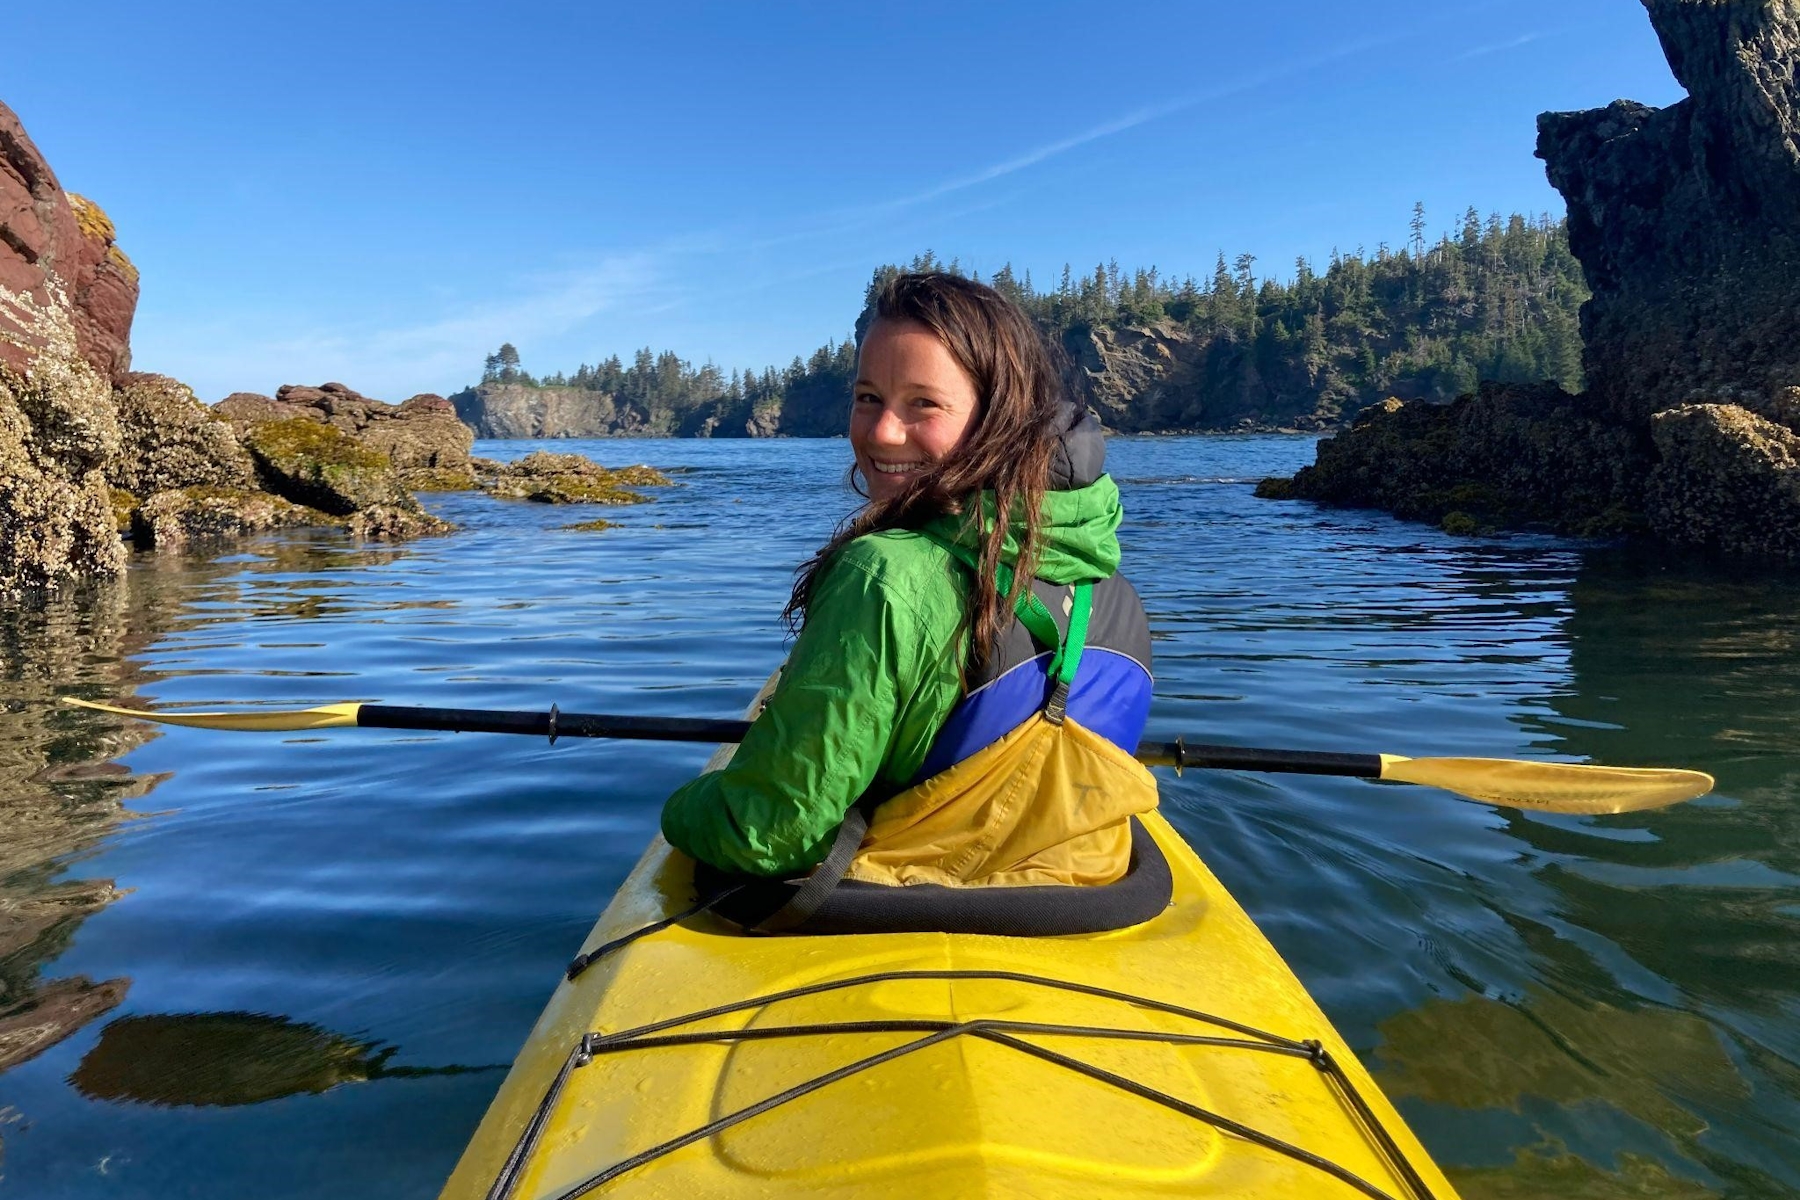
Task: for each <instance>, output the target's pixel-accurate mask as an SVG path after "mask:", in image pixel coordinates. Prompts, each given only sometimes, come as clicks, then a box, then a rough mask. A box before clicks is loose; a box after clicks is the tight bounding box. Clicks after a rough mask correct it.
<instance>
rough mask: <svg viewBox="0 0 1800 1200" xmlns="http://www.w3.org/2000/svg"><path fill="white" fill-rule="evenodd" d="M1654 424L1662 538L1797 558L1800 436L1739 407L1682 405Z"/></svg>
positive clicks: (1657, 522)
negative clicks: (1657, 456)
mask: <svg viewBox="0 0 1800 1200" xmlns="http://www.w3.org/2000/svg"><path fill="white" fill-rule="evenodd" d="M1652 427H1653V429H1654V430H1655V438H1656V448H1657V450H1658V451H1659V452H1660V454H1661V461H1659V462H1658V463H1657V465H1656V469H1655V471H1654V472H1653V474H1652V475H1651V479H1650V487H1649V505H1648V507H1649V513H1650V521H1651V525H1652V527H1653V528H1654V529H1655V531H1656V533H1657V534H1658V535H1659V536H1660V537H1662V538H1663V539H1665V540H1667V541H1670V542H1674V543H1677V544H1680V545H1688V546H1696V547H1701V548H1704V549H1707V550H1714V551H1721V552H1724V553H1726V554H1731V555H1737V556H1754V557H1761V558H1786V559H1800V434H1796V433H1795V432H1794V431H1793V430H1791V429H1789V428H1788V427H1787V426H1785V425H1778V424H1776V423H1775V422H1773V421H1770V420H1767V419H1765V418H1763V417H1760V416H1758V415H1757V414H1755V413H1753V412H1750V411H1748V410H1747V409H1745V408H1743V407H1741V406H1739V405H1736V404H1684V405H1681V406H1679V407H1677V408H1672V409H1668V410H1666V411H1664V412H1660V413H1657V414H1656V416H1655V418H1654V419H1653V421H1652Z"/></svg>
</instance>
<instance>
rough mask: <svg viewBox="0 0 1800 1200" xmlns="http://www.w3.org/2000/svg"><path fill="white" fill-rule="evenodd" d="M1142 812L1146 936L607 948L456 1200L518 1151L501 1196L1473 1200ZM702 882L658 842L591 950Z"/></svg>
mask: <svg viewBox="0 0 1800 1200" xmlns="http://www.w3.org/2000/svg"><path fill="white" fill-rule="evenodd" d="M1144 821H1145V824H1146V826H1147V827H1148V828H1149V830H1150V832H1151V833H1152V835H1153V836H1154V837H1155V838H1156V841H1157V843H1158V844H1159V845H1160V846H1161V848H1162V849H1163V852H1164V854H1165V856H1166V857H1167V858H1168V860H1169V865H1170V869H1171V871H1172V872H1173V874H1174V879H1175V893H1174V895H1175V898H1174V901H1173V902H1172V903H1171V904H1170V906H1169V907H1168V909H1167V910H1165V911H1164V912H1163V913H1162V914H1161V915H1160V916H1158V917H1156V918H1154V919H1152V920H1150V921H1148V922H1146V923H1144V924H1142V925H1139V926H1136V927H1134V928H1131V929H1124V930H1118V931H1115V932H1111V933H1103V934H1086V935H1077V936H1069V937H1055V938H1000V937H984V936H975V935H966V934H963V935H948V934H879V935H876V934H869V935H843V936H829V937H747V936H744V935H743V934H741V933H739V932H738V931H737V930H736V929H735V928H734V927H733V926H730V925H728V924H726V923H725V922H723V921H720V920H718V919H717V918H714V917H711V916H709V915H704V914H703V915H700V916H696V917H690V918H687V919H685V920H681V921H679V922H677V923H675V924H673V925H671V926H669V927H668V928H666V929H662V930H660V931H657V932H654V933H651V934H648V935H647V936H644V937H641V938H639V939H637V940H635V941H632V942H630V943H629V944H628V945H625V946H623V947H621V948H619V949H617V950H615V951H613V952H610V953H608V954H606V955H604V956H602V957H600V958H598V959H597V960H596V961H595V962H594V963H593V965H592V966H590V967H589V968H588V969H587V970H586V971H584V972H583V973H582V974H581V975H580V976H579V977H578V978H577V979H576V980H574V981H572V982H571V981H567V980H565V981H564V982H563V983H561V984H560V985H559V986H558V987H557V989H556V993H555V995H554V996H553V997H552V998H551V1001H550V1004H549V1006H548V1008H547V1009H546V1010H545V1012H544V1014H543V1016H542V1017H541V1018H540V1019H539V1021H538V1024H537V1026H536V1027H535V1028H534V1029H533V1031H532V1033H531V1036H530V1038H529V1039H528V1040H527V1042H526V1044H525V1047H524V1049H523V1050H522V1051H521V1053H520V1054H519V1057H518V1059H517V1061H516V1062H515V1063H514V1065H513V1068H512V1071H511V1072H510V1073H509V1074H508V1076H507V1078H506V1080H505V1082H504V1083H503V1084H502V1085H501V1088H500V1091H499V1094H498V1095H497V1096H496V1098H495V1100H494V1102H493V1104H492V1106H491V1107H490V1108H489V1110H488V1113H487V1115H486V1117H485V1118H484V1119H483V1121H482V1123H481V1126H480V1128H479V1129H478V1130H477V1132H476V1134H475V1137H474V1140H473V1141H472V1142H471V1143H470V1145H469V1147H468V1149H467V1150H466V1151H465V1152H464V1154H463V1157H462V1160H461V1162H460V1163H459V1164H458V1166H457V1168H456V1171H455V1173H454V1174H453V1175H452V1176H451V1179H450V1181H449V1183H448V1185H447V1186H446V1188H445V1191H444V1196H445V1198H446V1200H465V1198H472V1197H486V1196H489V1195H490V1194H492V1193H491V1192H490V1189H491V1188H492V1187H493V1185H494V1182H495V1180H496V1179H497V1178H498V1177H499V1176H500V1175H501V1173H502V1168H503V1167H504V1166H505V1164H506V1163H507V1161H508V1158H509V1156H513V1155H515V1154H517V1155H518V1157H519V1162H518V1164H517V1166H518V1170H517V1173H516V1177H515V1178H513V1179H512V1180H511V1185H512V1186H511V1190H510V1191H508V1192H505V1193H503V1194H505V1195H510V1196H516V1197H521V1198H529V1200H541V1198H545V1197H558V1196H564V1195H568V1194H570V1193H571V1192H575V1193H576V1194H580V1192H579V1190H578V1189H581V1188H583V1187H584V1186H585V1185H591V1184H593V1183H594V1181H595V1180H596V1179H597V1178H598V1179H602V1180H604V1182H602V1183H600V1184H598V1185H597V1186H596V1187H594V1188H593V1190H594V1193H595V1194H597V1195H605V1196H631V1197H648V1196H669V1197H681V1198H682V1200H696V1198H698V1197H739V1196H771V1195H777V1196H784V1197H787V1196H792V1197H825V1196H857V1197H889V1196H892V1197H901V1196H906V1197H916V1196H919V1195H930V1196H942V1197H971V1198H972V1197H996V1196H1037V1197H1055V1196H1071V1197H1075V1196H1080V1197H1125V1196H1134V1197H1135V1196H1158V1195H1182V1196H1242V1197H1248V1196H1259V1197H1281V1196H1293V1197H1308V1198H1311V1197H1332V1196H1357V1195H1388V1196H1394V1197H1405V1198H1411V1197H1417V1196H1420V1195H1429V1196H1434V1197H1439V1198H1448V1197H1453V1196H1454V1194H1455V1193H1454V1191H1453V1189H1452V1188H1451V1187H1450V1185H1449V1183H1448V1182H1447V1181H1446V1180H1445V1179H1444V1177H1443V1175H1442V1174H1441V1173H1440V1172H1439V1171H1438V1169H1437V1168H1436V1166H1434V1165H1433V1164H1432V1163H1431V1161H1430V1159H1429V1157H1428V1156H1427V1155H1426V1153H1425V1151H1424V1149H1423V1148H1422V1147H1421V1146H1420V1145H1419V1143H1418V1142H1417V1140H1416V1139H1415V1138H1414V1137H1413V1135H1412V1134H1411V1133H1410V1132H1409V1131H1408V1130H1407V1129H1406V1127H1405V1124H1404V1123H1403V1122H1402V1121H1401V1119H1400V1117H1399V1115H1398V1114H1397V1113H1396V1112H1395V1111H1394V1110H1393V1108H1392V1107H1391V1105H1390V1104H1389V1103H1388V1101H1387V1100H1386V1098H1385V1097H1383V1096H1382V1095H1381V1094H1380V1092H1379V1091H1378V1090H1377V1088H1376V1087H1375V1085H1374V1083H1373V1081H1371V1080H1370V1078H1369V1076H1368V1075H1367V1073H1366V1072H1365V1071H1364V1070H1363V1068H1362V1067H1361V1066H1360V1064H1358V1063H1357V1062H1356V1060H1355V1058H1354V1056H1353V1055H1352V1054H1351V1053H1350V1051H1349V1050H1348V1048H1347V1047H1346V1046H1345V1045H1344V1044H1343V1042H1342V1041H1341V1039H1339V1037H1338V1036H1337V1034H1336V1033H1335V1031H1333V1030H1332V1029H1331V1027H1330V1025H1329V1023H1328V1022H1327V1021H1326V1019H1325V1017H1324V1015H1323V1014H1322V1013H1321V1012H1320V1011H1319V1009H1318V1007H1317V1005H1316V1004H1314V1003H1313V1001H1312V999H1311V998H1310V997H1309V996H1308V995H1307V994H1306V992H1305V990H1304V988H1303V987H1302V986H1301V985H1300V983H1299V981H1298V980H1297V979H1296V978H1295V977H1294V975H1293V973H1292V972H1291V971H1290V970H1289V969H1288V967H1287V965H1286V964H1285V963H1283V962H1282V960H1281V958H1280V957H1279V955H1277V954H1276V952H1275V950H1274V948H1273V947H1272V946H1270V945H1269V943H1268V941H1267V940H1266V939H1265V938H1264V937H1263V935H1262V933H1261V932H1260V931H1259V930H1258V929H1257V928H1256V927H1255V925H1254V924H1253V923H1252V922H1251V921H1250V919H1249V917H1248V916H1247V915H1246V914H1245V913H1244V911H1243V910H1242V909H1241V908H1240V907H1239V906H1238V905H1237V903H1236V902H1235V901H1234V900H1232V898H1231V897H1230V895H1229V894H1228V893H1227V892H1226V891H1225V890H1224V888H1223V886H1222V885H1220V884H1219V882H1218V880H1217V879H1215V878H1214V877H1213V875H1212V873H1211V872H1210V871H1208V870H1207V868H1206V867H1205V865H1204V864H1203V863H1201V861H1200V860H1199V858H1198V857H1197V856H1196V855H1195V854H1194V853H1193V851H1192V850H1191V849H1189V848H1188V847H1187V845H1186V844H1185V843H1184V842H1183V841H1182V840H1181V839H1180V837H1179V836H1178V835H1176V834H1175V832H1174V831H1173V830H1172V829H1171V828H1170V827H1169V826H1168V825H1167V824H1166V822H1164V821H1163V820H1162V819H1161V817H1160V816H1158V815H1156V814H1150V815H1148V816H1146V817H1145V818H1144ZM692 880H693V874H692V863H691V862H690V861H689V860H688V859H686V858H685V857H684V856H682V855H680V854H678V853H676V852H674V851H673V850H671V849H670V848H669V846H668V845H667V844H666V843H665V842H663V841H662V839H661V838H657V839H655V840H654V841H653V843H652V845H651V846H650V848H649V849H648V850H647V851H646V852H645V854H644V856H643V858H642V859H641V860H640V862H639V863H638V865H637V867H636V869H635V870H633V872H632V873H631V875H630V877H629V878H628V879H627V880H626V881H625V883H624V884H623V885H622V886H621V887H620V889H619V892H618V894H617V896H616V897H615V898H614V900H613V902H612V903H611V904H610V905H609V906H608V907H607V910H606V912H605V913H604V914H602V916H601V918H600V921H599V923H598V924H597V925H596V926H595V928H594V931H593V932H592V933H591V934H590V935H589V937H588V940H587V942H586V944H585V945H584V947H583V950H584V952H587V951H591V950H593V949H594V948H596V947H599V946H601V945H603V944H605V943H607V942H609V941H611V940H613V939H615V938H618V937H620V936H622V935H625V934H628V933H631V932H633V931H635V930H638V929H641V928H643V927H645V926H648V925H651V924H653V923H655V922H657V921H661V920H664V919H666V918H668V917H670V916H672V915H674V914H678V913H680V912H681V911H682V910H684V909H686V908H688V907H689V906H690V905H691V904H692V903H693V890H692ZM1071 988H1075V989H1084V990H1071ZM1123 993H1130V996H1129V997H1128V996H1125V995H1123ZM1135 998H1141V999H1142V1000H1143V1001H1149V1002H1153V1004H1145V1003H1141V1002H1138V1003H1134V1002H1133V1001H1134V999H1135ZM691 1014H701V1015H700V1016H698V1017H697V1018H696V1019H686V1020H683V1019H681V1018H684V1017H688V1016H690V1015H691ZM1203 1015H1210V1016H1212V1017H1216V1018H1223V1023H1216V1022H1212V1021H1208V1020H1205V1019H1201V1018H1202V1016H1203ZM823 1025H832V1026H836V1028H832V1029H818V1028H816V1027H818V1026H823ZM1071 1027H1085V1028H1081V1029H1076V1028H1071ZM1258 1031H1267V1035H1264V1034H1263V1033H1260V1032H1258ZM1102 1033H1104V1034H1105V1036H1101V1034H1102ZM621 1034H626V1035H629V1036H627V1037H625V1038H624V1039H622V1040H621V1039H620V1035H621ZM590 1035H596V1036H590ZM723 1035H731V1036H729V1037H727V1036H723ZM1269 1035H1272V1036H1269ZM609 1038H610V1039H612V1040H610V1041H609ZM1312 1041H1316V1043H1317V1047H1316V1048H1315V1047H1313V1046H1310V1045H1308V1044H1307V1043H1309V1042H1312ZM584 1047H585V1052H584V1050H583V1048H584ZM870 1059H874V1060H876V1061H874V1062H872V1063H871V1062H867V1061H865V1060H870ZM1083 1068H1085V1070H1084V1069H1083ZM1337 1072H1341V1073H1337ZM834 1073H836V1074H834ZM821 1077H826V1081H825V1082H822V1083H821V1082H820V1080H821ZM559 1078H560V1080H561V1085H560V1089H559V1090H555V1094H554V1095H552V1094H551V1093H552V1091H553V1089H556V1086H557V1084H558V1081H559ZM1128 1089H1130V1090H1128ZM790 1090H791V1091H793V1092H794V1093H796V1094H794V1095H792V1096H791V1097H789V1098H785V1099H783V1098H782V1097H783V1094H784V1093H787V1092H789V1091H790ZM772 1098H773V1099H776V1100H777V1102H776V1103H775V1104H773V1105H772V1106H769V1107H766V1108H763V1109H757V1108H756V1106H759V1105H762V1104H764V1102H767V1101H770V1100H771V1099H772ZM745 1109H752V1110H753V1115H748V1116H745V1117H741V1118H739V1119H735V1120H732V1118H734V1117H736V1116H737V1115H738V1114H740V1113H741V1112H742V1111H743V1110H745ZM1209 1117H1211V1118H1216V1119H1215V1120H1209V1119H1208V1118H1209ZM534 1120H535V1121H537V1122H538V1123H539V1124H540V1125H541V1128H540V1129H539V1131H538V1133H537V1136H535V1138H533V1139H530V1140H528V1142H526V1143H524V1144H523V1146H524V1148H523V1151H522V1152H521V1150H520V1147H521V1145H522V1142H521V1138H522V1135H524V1133H525V1131H526V1130H527V1129H528V1128H530V1127H532V1126H533V1123H534ZM728 1120H729V1123H727V1121H728ZM709 1127H711V1128H710V1129H709ZM671 1143H675V1144H674V1145H673V1146H672V1147H671V1146H670V1144H671ZM1277 1143H1279V1145H1278V1144H1277ZM1283 1146H1285V1147H1287V1149H1283V1148H1282V1147H1283ZM658 1148H664V1149H665V1151H666V1152H660V1153H656V1154H655V1155H654V1157H649V1158H647V1160H645V1161H641V1162H639V1161H637V1159H638V1156H643V1155H645V1154H646V1152H648V1151H653V1150H657V1149H658ZM1293 1150H1297V1151H1299V1152H1300V1153H1301V1155H1302V1156H1304V1155H1311V1156H1316V1161H1305V1160H1304V1159H1303V1157H1299V1156H1296V1155H1295V1154H1294V1153H1292V1152H1291V1151H1293ZM634 1163H635V1165H633V1164H634ZM621 1164H625V1168H624V1169H623V1170H620V1169H619V1168H620V1165H621ZM609 1172H611V1173H612V1174H610V1175H609V1174H608V1173H609Z"/></svg>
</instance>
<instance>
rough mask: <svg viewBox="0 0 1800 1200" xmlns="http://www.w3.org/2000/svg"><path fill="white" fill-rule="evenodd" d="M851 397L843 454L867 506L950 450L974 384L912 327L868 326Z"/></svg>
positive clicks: (974, 404)
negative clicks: (865, 492)
mask: <svg viewBox="0 0 1800 1200" xmlns="http://www.w3.org/2000/svg"><path fill="white" fill-rule="evenodd" d="M851 391H852V395H853V397H854V399H853V400H852V401H851V407H850V448H851V449H852V450H853V451H855V452H856V466H857V469H858V470H860V471H861V472H862V475H863V479H864V480H865V481H866V483H867V486H868V489H869V498H870V499H871V500H886V499H888V498H889V497H891V496H893V495H895V494H897V493H898V492H899V491H900V490H901V489H902V488H904V487H905V486H906V482H907V480H908V479H910V478H911V477H912V474H911V473H912V472H915V471H917V470H919V469H920V468H921V467H923V466H925V465H926V464H927V463H933V462H936V461H937V460H938V459H940V458H942V457H944V455H946V454H948V453H950V451H951V450H953V449H955V448H956V444H957V443H958V442H960V441H962V439H963V435H964V434H965V433H967V432H968V430H969V427H970V426H971V425H973V424H974V423H975V418H976V416H977V415H979V413H980V411H981V399H980V397H978V396H977V395H976V394H975V381H974V380H973V379H970V378H969V376H968V375H967V374H966V373H964V371H963V369H962V367H961V366H959V365H958V364H957V361H956V359H955V358H953V357H952V356H951V354H950V351H949V350H947V349H945V348H944V344H943V343H942V342H940V341H938V339H937V335H936V334H934V333H932V332H931V330H929V329H927V328H926V327H925V326H923V325H920V324H918V323H917V322H914V321H889V320H878V321H876V322H875V323H874V324H873V325H871V326H870V327H869V332H868V334H867V335H866V336H865V337H864V338H863V344H862V353H861V354H859V355H858V356H857V360H856V383H855V385H854V387H853V388H852V389H851Z"/></svg>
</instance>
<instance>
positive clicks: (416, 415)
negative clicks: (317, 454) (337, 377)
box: [213, 383, 475, 491]
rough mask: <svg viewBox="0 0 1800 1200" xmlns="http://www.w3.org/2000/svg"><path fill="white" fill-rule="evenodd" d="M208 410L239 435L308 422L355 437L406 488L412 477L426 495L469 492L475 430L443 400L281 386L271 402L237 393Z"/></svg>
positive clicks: (337, 387)
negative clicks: (391, 400)
mask: <svg viewBox="0 0 1800 1200" xmlns="http://www.w3.org/2000/svg"><path fill="white" fill-rule="evenodd" d="M213 410H214V412H215V413H217V414H218V415H219V416H220V417H222V418H224V419H226V420H228V421H231V422H232V423H233V424H234V425H236V426H237V427H238V428H239V429H240V430H248V429H249V428H251V427H252V426H254V425H256V424H257V423H258V422H263V421H290V420H302V421H311V422H314V423H317V424H320V425H328V426H330V427H332V428H334V429H336V430H338V431H340V432H342V433H345V434H348V435H350V436H351V437H353V438H355V439H356V441H357V442H359V443H360V444H361V445H362V446H363V447H365V448H366V449H368V450H371V451H373V452H375V453H376V454H379V455H380V456H381V457H382V458H383V459H384V460H386V462H387V464H388V465H389V466H390V467H391V468H392V469H393V470H395V471H397V472H399V473H400V476H401V478H402V480H403V481H404V482H406V483H408V484H409V485H411V484H412V483H413V482H414V480H415V478H416V479H417V480H418V482H420V483H423V484H424V485H425V486H426V487H427V488H428V490H432V491H448V490H452V489H453V488H455V487H457V486H461V487H463V488H473V487H474V486H475V475H474V472H473V471H471V470H470V469H469V449H470V447H472V446H473V445H474V443H475V431H474V430H473V429H471V428H469V427H468V426H467V425H465V424H463V423H462V422H461V421H460V420H458V419H457V415H456V408H455V406H454V405H452V404H451V403H450V401H448V400H446V399H444V398H443V397H442V396H437V395H432V394H430V393H421V394H420V395H417V396H414V397H412V398H411V399H410V400H406V401H404V402H403V403H400V404H388V403H386V402H384V401H381V400H375V399H371V398H370V397H368V396H365V395H363V394H362V393H361V392H357V391H354V390H353V389H351V388H348V387H345V386H344V385H343V384H341V383H327V384H323V385H321V386H319V387H304V386H301V385H299V384H286V385H284V386H282V387H281V388H280V389H278V390H277V391H276V393H275V395H274V396H273V397H270V396H262V395H258V394H256V393H254V392H237V393H234V394H232V395H230V396H227V397H225V399H223V400H221V401H219V403H218V404H216V405H214V406H213Z"/></svg>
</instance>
